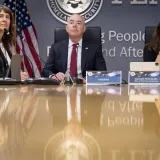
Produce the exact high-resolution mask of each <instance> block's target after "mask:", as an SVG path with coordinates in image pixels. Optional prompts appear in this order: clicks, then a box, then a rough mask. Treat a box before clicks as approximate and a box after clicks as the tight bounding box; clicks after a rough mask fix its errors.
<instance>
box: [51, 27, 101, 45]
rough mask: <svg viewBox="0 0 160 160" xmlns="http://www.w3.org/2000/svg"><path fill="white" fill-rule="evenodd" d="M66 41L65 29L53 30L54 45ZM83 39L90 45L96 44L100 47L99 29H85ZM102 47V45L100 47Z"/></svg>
mask: <svg viewBox="0 0 160 160" xmlns="http://www.w3.org/2000/svg"><path fill="white" fill-rule="evenodd" d="M65 39H68V33H67V32H66V29H65V27H58V28H55V30H54V43H57V42H60V41H62V40H65ZM83 39H84V40H86V41H89V42H90V43H92V42H93V43H97V44H100V45H101V28H100V27H86V31H85V32H84V35H83ZM101 46H102V45H101Z"/></svg>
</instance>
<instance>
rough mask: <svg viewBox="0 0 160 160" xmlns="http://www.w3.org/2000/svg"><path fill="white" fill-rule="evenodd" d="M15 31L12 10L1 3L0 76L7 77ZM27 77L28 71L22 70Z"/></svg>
mask: <svg viewBox="0 0 160 160" xmlns="http://www.w3.org/2000/svg"><path fill="white" fill-rule="evenodd" d="M5 29H6V30H8V31H9V32H10V35H6V34H5ZM13 32H14V27H13V17H12V12H11V10H10V9H9V8H8V7H6V6H4V5H0V78H3V77H5V75H6V72H7V71H8V67H9V65H10V62H11V57H12V51H11V47H12V46H13V44H14V35H13V34H14V33H13ZM27 77H28V74H27V73H26V72H21V79H22V80H24V79H26V78H27Z"/></svg>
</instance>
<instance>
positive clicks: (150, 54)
mask: <svg viewBox="0 0 160 160" xmlns="http://www.w3.org/2000/svg"><path fill="white" fill-rule="evenodd" d="M157 56H158V52H157V53H156V52H155V51H154V50H153V49H152V48H150V47H148V46H145V47H144V50H143V61H144V62H155V61H156V58H157Z"/></svg>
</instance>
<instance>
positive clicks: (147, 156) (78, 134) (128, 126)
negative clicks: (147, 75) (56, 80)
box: [0, 85, 160, 160]
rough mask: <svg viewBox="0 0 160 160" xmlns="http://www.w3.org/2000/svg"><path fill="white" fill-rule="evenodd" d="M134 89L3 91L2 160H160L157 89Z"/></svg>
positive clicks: (0, 120)
mask: <svg viewBox="0 0 160 160" xmlns="http://www.w3.org/2000/svg"><path fill="white" fill-rule="evenodd" d="M130 87H131V86H129V87H128V86H123V85H122V86H38V85H35V86H34V85H28V86H1V87H0V160H1V159H2V160H28V159H33V157H34V160H100V159H101V160H105V159H110V160H158V159H159V157H160V152H159V148H160V98H159V91H158V90H159V88H157V87H152V88H149V87H147V86H143V87H142V86H132V87H131V88H130ZM139 87H140V88H139ZM150 89H151V91H150Z"/></svg>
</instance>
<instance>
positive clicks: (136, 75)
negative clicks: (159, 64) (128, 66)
mask: <svg viewBox="0 0 160 160" xmlns="http://www.w3.org/2000/svg"><path fill="white" fill-rule="evenodd" d="M128 82H129V84H130V85H132V84H134V85H136V84H160V71H153V72H152V71H145V72H142V71H136V72H135V71H130V72H129V73H128Z"/></svg>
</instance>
